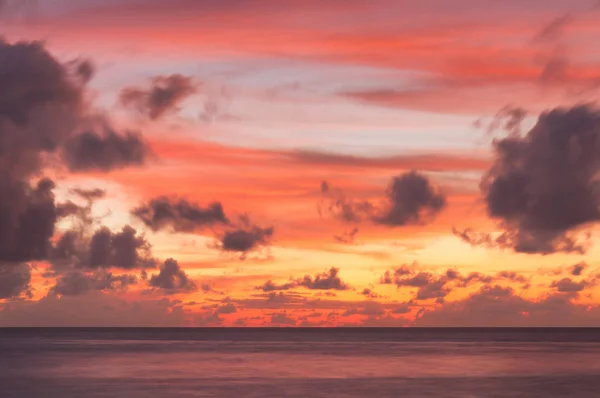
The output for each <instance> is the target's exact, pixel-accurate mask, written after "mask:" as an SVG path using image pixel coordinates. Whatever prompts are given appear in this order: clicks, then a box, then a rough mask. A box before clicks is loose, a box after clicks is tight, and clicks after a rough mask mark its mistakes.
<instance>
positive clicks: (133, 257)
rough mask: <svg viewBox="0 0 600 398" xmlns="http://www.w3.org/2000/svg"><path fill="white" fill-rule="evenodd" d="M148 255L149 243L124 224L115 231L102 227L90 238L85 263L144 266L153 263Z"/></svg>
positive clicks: (106, 265)
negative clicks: (87, 258) (87, 260)
mask: <svg viewBox="0 0 600 398" xmlns="http://www.w3.org/2000/svg"><path fill="white" fill-rule="evenodd" d="M149 256H150V245H149V244H148V242H147V241H146V239H145V238H144V237H143V236H139V235H137V231H136V230H135V229H133V228H132V227H130V226H128V225H126V226H125V227H123V229H122V230H121V232H117V233H113V232H112V231H110V230H109V229H108V228H106V227H103V228H101V229H99V230H98V231H96V233H95V234H94V235H93V236H92V239H91V240H90V247H89V263H88V264H87V265H88V266H89V267H91V268H105V267H117V268H123V269H132V268H145V267H148V266H152V265H153V262H152V260H151V259H150V258H149Z"/></svg>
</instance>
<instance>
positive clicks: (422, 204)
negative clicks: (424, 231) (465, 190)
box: [373, 171, 446, 226]
mask: <svg viewBox="0 0 600 398" xmlns="http://www.w3.org/2000/svg"><path fill="white" fill-rule="evenodd" d="M387 199H388V201H389V204H388V208H387V209H385V211H384V212H383V214H381V215H377V216H375V217H374V218H373V220H374V221H375V222H376V223H379V224H383V225H389V226H402V225H407V224H422V223H424V221H425V220H426V219H429V218H432V217H434V216H435V215H437V213H439V212H440V211H441V210H442V209H443V208H444V207H445V206H446V198H445V196H444V195H442V194H440V193H438V192H436V191H435V189H434V188H433V186H432V185H431V183H430V182H429V180H428V179H427V177H425V176H423V175H421V174H419V173H417V172H416V171H411V172H408V173H405V174H402V175H399V176H397V177H394V178H393V179H392V182H391V184H390V186H389V187H388V190H387Z"/></svg>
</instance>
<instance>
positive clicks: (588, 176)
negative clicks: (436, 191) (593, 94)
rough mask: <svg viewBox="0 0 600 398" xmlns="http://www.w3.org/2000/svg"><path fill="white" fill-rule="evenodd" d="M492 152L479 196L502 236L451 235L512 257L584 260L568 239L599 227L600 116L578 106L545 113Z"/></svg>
mask: <svg viewBox="0 0 600 398" xmlns="http://www.w3.org/2000/svg"><path fill="white" fill-rule="evenodd" d="M494 149H495V159H494V163H493V165H492V167H491V168H490V170H489V171H488V172H487V173H486V175H485V176H484V178H483V180H482V183H481V189H482V193H483V195H484V200H485V204H486V207H487V210H488V213H489V215H490V216H491V217H492V218H494V219H496V220H499V221H500V225H501V227H502V229H503V232H502V233H501V234H500V235H499V236H492V235H491V234H486V233H480V232H476V231H473V230H471V229H466V230H464V231H459V230H455V231H454V232H455V234H456V235H457V236H459V237H460V238H461V239H463V240H465V241H466V242H468V243H470V244H472V245H483V246H489V247H501V248H510V249H512V250H514V251H516V252H520V253H539V254H551V253H555V252H568V253H579V254H583V253H585V252H586V250H587V245H586V244H585V242H581V241H579V240H577V239H576V236H574V233H576V232H578V231H579V230H580V229H581V228H582V227H585V226H588V225H591V224H594V223H597V222H598V221H599V220H600V190H599V188H600V185H599V182H598V180H597V174H598V172H599V171H600V111H598V110H597V109H595V108H594V107H592V106H591V105H578V106H574V107H572V108H557V109H554V110H552V111H549V112H545V113H543V114H541V115H540V117H539V119H538V121H537V123H536V125H535V126H534V127H533V128H532V129H531V130H530V131H529V132H528V133H527V134H525V135H520V136H518V135H512V136H509V137H507V138H504V139H500V140H497V141H496V142H495V143H494Z"/></svg>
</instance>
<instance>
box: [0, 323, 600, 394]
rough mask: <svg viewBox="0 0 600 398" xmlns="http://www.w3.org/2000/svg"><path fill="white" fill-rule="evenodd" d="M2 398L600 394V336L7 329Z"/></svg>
mask: <svg viewBox="0 0 600 398" xmlns="http://www.w3.org/2000/svg"><path fill="white" fill-rule="evenodd" d="M0 397H2V398H13V397H14V398H17V397H18V398H29V397H32V398H34V397H44V398H54V397H57V398H69V397H86V398H95V397H127V398H138V397H328V398H335V397H594V398H597V397H600V330H599V329H0Z"/></svg>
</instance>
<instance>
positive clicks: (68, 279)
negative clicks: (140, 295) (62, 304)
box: [50, 270, 137, 296]
mask: <svg viewBox="0 0 600 398" xmlns="http://www.w3.org/2000/svg"><path fill="white" fill-rule="evenodd" d="M136 283H137V277H136V276H135V275H129V274H124V275H113V274H112V273H111V272H108V271H106V270H100V271H96V272H94V273H85V272H81V271H71V272H68V273H66V274H64V275H61V276H60V277H59V278H58V279H57V280H56V285H55V286H53V287H52V288H51V289H50V292H51V293H53V294H59V295H62V296H80V295H83V294H87V293H89V292H91V291H110V290H117V289H125V288H127V287H128V286H129V285H133V284H136Z"/></svg>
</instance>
